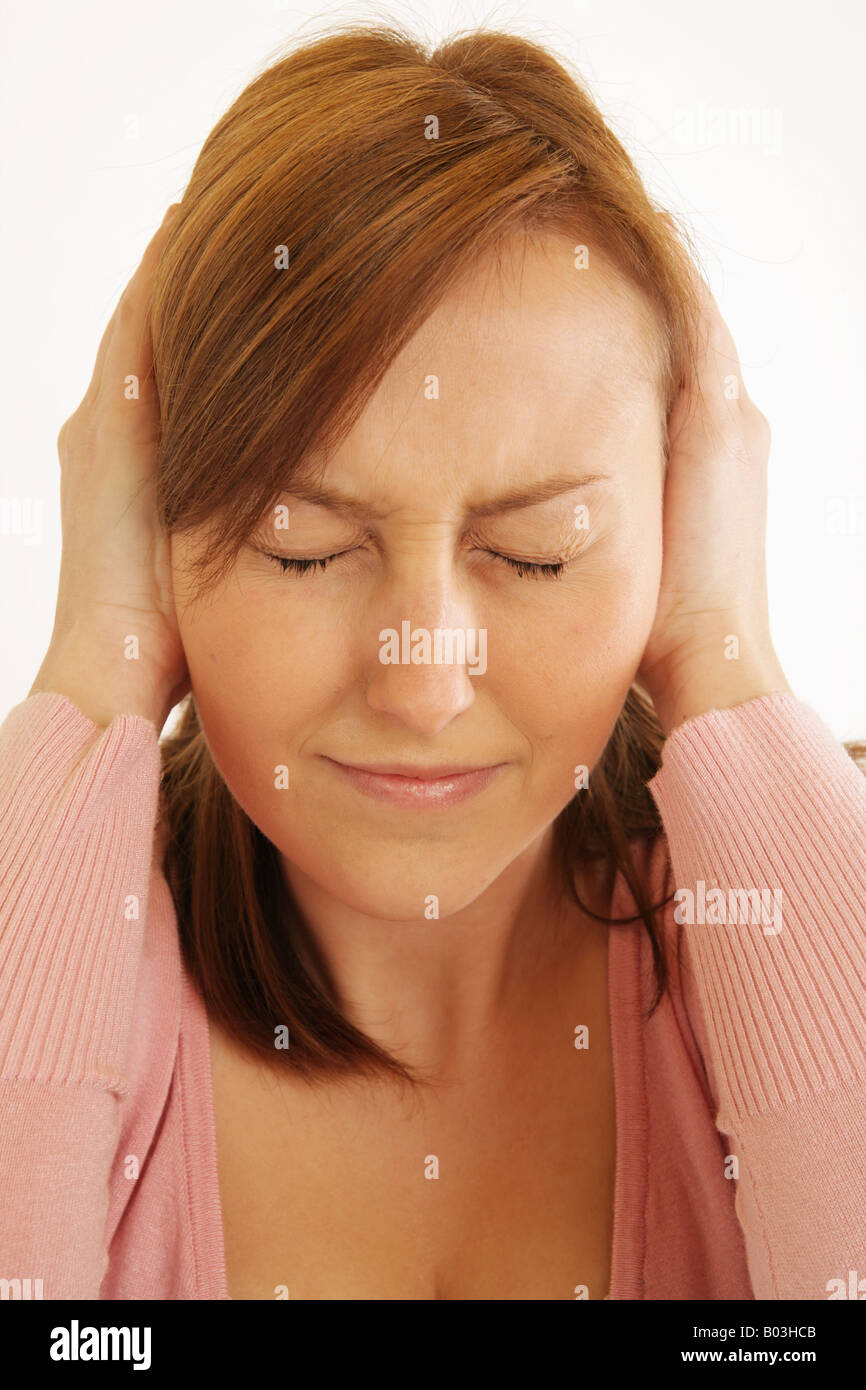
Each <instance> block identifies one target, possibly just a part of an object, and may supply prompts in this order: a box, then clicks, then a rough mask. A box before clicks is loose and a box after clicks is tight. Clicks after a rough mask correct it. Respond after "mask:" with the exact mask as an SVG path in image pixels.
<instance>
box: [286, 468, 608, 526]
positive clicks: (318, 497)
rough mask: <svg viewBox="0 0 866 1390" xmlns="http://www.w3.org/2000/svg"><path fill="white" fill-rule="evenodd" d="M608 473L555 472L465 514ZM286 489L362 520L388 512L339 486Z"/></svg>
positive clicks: (506, 507)
mask: <svg viewBox="0 0 866 1390" xmlns="http://www.w3.org/2000/svg"><path fill="white" fill-rule="evenodd" d="M610 477H611V474H610V473H584V474H582V475H580V476H577V475H575V474H571V473H568V474H566V473H556V474H553V475H552V476H551V477H550V478H542V479H541V480H540V481H539V482H537V483H530V484H529V485H528V486H526V487H515V488H509V490H508V491H507V492H503V493H501V494H500V496H499V497H493V498H491V499H490V500H489V501H487V502H477V503H474V504H473V505H472V506H470V507H468V508H467V516H468V517H470V518H473V519H474V518H476V517H481V516H498V515H499V514H500V513H501V512H515V511H520V510H521V509H522V508H523V507H533V506H537V505H538V503H539V502H549V501H550V500H551V498H553V497H560V496H561V495H562V494H563V493H565V492H576V491H577V489H578V488H582V487H589V486H591V485H592V484H593V483H600V482H604V481H606V480H609V479H610ZM285 491H286V495H287V496H288V497H294V498H296V499H297V500H298V501H300V502H311V503H313V505H314V506H319V507H327V508H328V510H329V511H334V512H342V513H344V514H345V515H347V516H354V517H358V518H359V519H361V520H370V519H374V520H377V521H382V520H384V518H385V517H386V516H387V512H382V511H378V510H377V509H376V508H375V507H371V506H369V504H368V503H366V502H359V501H358V499H357V498H355V497H351V496H350V495H349V494H348V493H346V492H341V491H340V490H339V489H338V488H333V489H329V488H323V487H319V486H317V485H316V484H315V483H308V482H302V481H297V482H295V481H292V482H291V483H290V484H289V485H288V486H287V487H286V490H285Z"/></svg>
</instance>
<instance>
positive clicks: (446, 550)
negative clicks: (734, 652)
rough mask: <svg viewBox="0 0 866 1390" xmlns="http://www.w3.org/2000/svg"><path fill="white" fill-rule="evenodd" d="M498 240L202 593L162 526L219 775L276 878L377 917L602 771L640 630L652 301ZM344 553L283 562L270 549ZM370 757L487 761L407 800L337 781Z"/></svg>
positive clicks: (527, 825) (645, 594)
mask: <svg viewBox="0 0 866 1390" xmlns="http://www.w3.org/2000/svg"><path fill="white" fill-rule="evenodd" d="M511 249H512V250H513V251H514V252H515V254H513V255H509V256H507V257H506V258H505V259H504V261H503V263H502V264H501V266H500V267H497V266H496V265H495V263H494V261H493V260H492V259H491V260H490V261H486V262H484V263H482V264H480V265H479V266H477V267H476V268H474V269H473V271H472V272H471V274H468V275H467V276H466V277H465V279H464V281H463V282H462V284H461V285H460V287H459V289H457V290H454V291H453V292H452V293H451V294H450V295H449V297H448V298H447V300H445V301H444V302H443V303H442V304H441V305H440V306H439V307H438V308H437V309H436V311H435V312H434V313H433V314H432V316H431V317H430V318H429V319H428V320H427V321H426V322H425V324H424V325H423V327H422V328H421V329H420V331H419V332H418V333H417V334H416V335H415V337H414V338H413V339H412V340H411V342H410V343H409V344H408V345H407V347H406V348H405V349H404V350H403V351H402V352H401V354H400V356H399V357H398V358H397V359H396V361H395V362H394V364H393V365H392V367H391V368H390V369H389V371H388V373H387V375H386V376H385V377H384V378H383V380H382V382H381V384H380V386H379V387H378V389H377V391H376V393H375V396H374V397H373V398H372V399H371V401H370V403H369V404H368V406H367V408H366V409H365V411H364V413H363V415H362V416H361V417H360V419H359V420H358V422H357V424H356V425H355V426H354V428H353V429H352V431H351V433H350V434H349V435H348V436H347V437H346V439H345V441H344V442H343V444H342V445H341V446H340V447H339V448H338V449H337V450H336V451H335V452H334V453H333V455H331V456H330V457H329V458H328V459H327V460H326V466H325V467H324V471H323V472H318V473H317V475H316V478H315V486H316V487H317V488H319V489H320V491H321V494H322V495H320V496H319V498H318V500H312V498H313V494H312V493H306V492H305V490H304V488H302V486H301V483H300V480H299V479H298V480H297V482H296V483H295V482H293V489H294V488H295V487H296V486H297V492H294V491H293V492H291V493H286V494H285V495H284V496H283V497H282V498H281V499H280V502H281V503H282V504H284V505H283V509H282V510H279V509H277V510H275V512H274V516H273V518H267V519H266V521H265V523H264V525H263V527H262V528H261V531H260V533H259V534H258V535H257V536H256V537H255V538H253V539H252V540H251V543H250V545H249V546H248V548H247V549H245V551H244V552H242V555H241V557H240V559H239V560H238V563H237V564H236V566H235V568H234V570H233V572H232V573H231V574H230V575H229V577H228V578H227V579H226V580H225V581H224V582H222V583H221V585H220V586H219V588H217V589H216V590H214V591H213V592H211V593H208V594H206V595H205V597H203V598H202V599H201V600H200V601H198V602H196V601H194V600H193V595H192V594H191V593H190V592H187V589H186V583H185V578H184V561H185V559H186V558H187V556H188V554H189V553H190V547H191V546H192V545H194V544H195V543H196V537H195V535H192V536H190V535H187V536H183V537H181V536H177V535H176V536H175V537H173V543H172V561H173V570H174V584H175V599H176V603H177V610H178V621H179V625H180V631H181V637H182V640H183V644H184V648H185V651H186V656H187V661H188V665H189V671H190V676H191V680H192V688H193V691H194V695H195V701H196V706H197V709H198V712H199V716H200V720H201V723H202V726H203V729H204V732H205V736H206V738H207V742H208V745H209V747H210V750H211V753H212V755H213V757H214V760H215V762H216V764H217V766H218V767H219V769H220V772H221V773H222V775H223V777H224V778H225V781H226V783H227V784H228V787H229V788H230V790H231V792H232V794H233V795H234V797H235V798H236V800H237V801H238V802H239V803H240V805H241V806H242V807H243V809H244V810H245V811H246V813H247V814H248V815H249V817H250V818H251V820H252V821H254V822H255V824H256V825H257V826H258V827H259V828H260V829H261V830H262V831H263V833H264V834H265V835H266V836H267V837H268V838H269V839H270V840H271V841H272V842H273V843H274V844H275V845H276V846H277V848H278V849H279V850H280V851H281V853H282V855H283V857H284V863H285V869H286V873H287V876H288V879H289V881H290V882H292V881H293V879H294V877H295V876H297V877H298V879H299V881H300V879H304V878H305V879H309V880H311V881H312V883H313V884H314V885H316V887H317V891H318V893H319V894H320V895H322V894H325V895H327V896H328V897H329V898H331V899H336V900H338V901H339V902H340V903H342V904H344V905H345V906H347V907H350V908H352V909H354V910H356V911H358V912H361V913H364V914H366V915H368V916H371V917H373V918H376V919H379V920H383V919H384V920H393V921H420V920H423V919H424V918H425V917H429V916H431V915H434V913H438V915H439V916H440V917H447V916H448V915H450V914H451V913H453V912H456V911H458V910H460V909H461V908H463V907H465V906H467V905H468V904H469V903H471V902H473V901H474V900H475V899H476V898H478V897H479V895H480V894H481V893H482V892H483V890H484V889H485V888H486V887H487V886H488V885H489V884H491V883H492V882H493V881H494V880H495V879H496V878H498V877H499V875H500V874H502V873H503V871H504V870H505V869H506V868H507V867H508V865H510V864H512V863H513V861H515V860H516V859H517V858H518V856H520V855H521V854H522V853H523V852H524V851H527V850H528V849H529V847H530V846H532V845H533V844H535V843H538V842H539V841H540V837H542V836H543V834H544V832H545V830H547V829H548V827H549V826H550V825H551V823H552V821H553V820H554V819H555V817H556V816H557V814H558V813H559V812H560V811H561V810H562V809H563V807H564V806H565V805H566V804H567V803H568V802H569V801H570V800H571V798H572V797H573V796H574V795H575V794H576V792H575V775H576V774H575V769H576V768H580V767H584V768H586V769H588V770H589V771H590V773H591V769H592V768H593V766H594V765H595V763H596V761H597V760H598V758H599V756H600V755H601V753H602V751H603V749H604V746H605V744H606V742H607V740H608V738H609V736H610V734H611V732H612V730H613V727H614V724H615V722H616V720H617V717H618V715H619V713H620V710H621V708H622V705H623V702H624V700H625V698H626V696H627V694H628V690H629V687H630V685H631V682H632V680H633V679H634V676H635V673H636V671H637V668H638V666H639V664H640V661H641V656H642V653H643V650H644V646H645V644H646V641H647V638H648V636H649V632H650V628H651V626H652V622H653V617H654V614H655V607H656V600H657V596H658V588H659V580H660V573H661V514H662V513H661V499H662V460H663V455H662V448H663V436H662V419H661V408H660V403H659V395H658V391H659V387H658V382H657V380H656V378H655V375H654V369H653V367H652V365H651V356H650V353H651V342H652V334H653V331H654V328H653V322H652V319H651V317H650V313H651V311H650V309H649V308H648V307H647V305H646V303H645V301H644V300H643V299H642V298H641V297H640V296H639V295H638V293H637V291H635V290H633V289H631V287H630V286H628V285H627V284H626V283H625V282H624V281H623V280H622V279H621V278H620V277H619V276H618V275H617V274H616V273H615V272H613V271H612V270H611V269H610V268H609V267H608V265H607V264H606V263H605V262H604V261H602V260H601V259H600V258H599V257H598V256H597V255H594V256H593V258H592V264H591V266H590V267H589V268H586V269H577V268H575V266H574V260H573V243H572V241H571V240H570V239H567V238H562V237H560V236H559V235H556V234H553V235H549V236H547V237H545V238H544V239H543V241H542V242H540V243H539V244H536V245H533V244H532V243H524V242H523V241H522V240H521V241H519V242H515V243H513V244H512V247H511ZM588 475H594V476H595V479H596V480H595V481H588V480H587V478H588ZM581 479H584V481H581ZM311 486H312V484H311ZM338 553H339V558H337V559H334V560H332V561H331V563H330V564H328V565H327V566H325V567H323V566H321V565H314V566H310V567H309V569H308V570H307V572H303V573H302V572H300V568H299V567H298V566H296V565H289V566H283V565H281V564H280V563H279V562H278V561H275V560H273V559H270V558H268V554H271V555H278V556H283V557H291V558H292V559H293V560H296V561H302V562H303V561H308V560H310V559H311V558H312V557H328V556H332V555H335V554H338ZM498 557H508V559H510V560H512V561H515V562H517V561H523V562H524V565H525V566H527V567H528V566H531V565H533V564H541V565H546V566H554V565H558V564H562V566H563V568H562V571H561V573H560V574H559V575H558V576H556V575H555V574H553V573H552V572H545V571H540V572H537V571H533V570H532V569H531V568H525V569H520V568H518V567H517V566H516V565H512V564H509V563H507V561H506V559H504V558H498ZM389 630H390V632H391V633H393V634H394V636H393V637H392V638H391V640H390V643H389V640H388V634H389ZM437 630H438V633H439V639H438V640H439V644H440V645H439V646H438V648H437ZM463 643H465V652H464V650H463V649H462V644H463ZM450 644H451V645H450ZM413 651H414V659H413ZM383 657H390V658H391V659H390V660H383V659H382V658H383ZM437 657H438V660H437V659H436V658H437ZM383 764H384V765H398V766H402V768H403V770H404V772H406V771H408V770H410V769H415V770H416V771H418V772H420V773H424V774H426V775H427V776H428V777H429V774H430V773H432V772H435V771H436V770H439V771H444V772H446V773H448V772H453V771H454V769H457V768H473V769H480V768H493V769H495V770H494V771H493V772H492V773H490V775H489V776H488V777H487V778H486V780H485V779H483V778H481V779H476V781H477V782H480V783H481V784H480V785H476V786H473V785H472V784H471V781H469V780H467V779H466V778H462V779H461V778H459V777H458V778H453V777H452V778H451V779H450V782H449V781H446V782H445V783H444V784H443V783H438V784H437V785H435V786H434V785H433V784H432V783H431V782H429V781H428V783H427V787H426V789H425V788H424V787H423V786H419V785H418V783H417V782H416V783H415V784H414V785H412V784H411V783H408V782H405V781H400V780H399V778H396V777H392V778H391V779H387V778H385V777H384V776H379V777H378V778H377V777H373V778H371V779H369V780H367V781H365V779H364V778H363V777H361V776H360V775H357V774H356V775H353V774H352V773H351V772H350V771H347V770H346V765H351V766H353V767H356V768H357V767H359V766H361V767H368V768H369V767H371V766H376V765H378V766H381V765H383ZM283 768H284V769H286V773H281V771H280V769H283ZM286 783H287V785H286ZM449 787H450V791H449V790H448V788H449ZM434 895H435V899H436V908H435V909H434V908H433V907H432V906H431V904H432V897H433V896H434Z"/></svg>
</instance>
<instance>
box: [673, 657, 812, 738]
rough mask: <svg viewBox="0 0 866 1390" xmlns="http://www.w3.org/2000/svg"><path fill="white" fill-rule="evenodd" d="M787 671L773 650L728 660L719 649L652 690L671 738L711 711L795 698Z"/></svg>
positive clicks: (682, 669)
mask: <svg viewBox="0 0 866 1390" xmlns="http://www.w3.org/2000/svg"><path fill="white" fill-rule="evenodd" d="M793 693H794V692H793V691H792V690H791V687H790V685H789V684H788V681H787V678H786V676H785V672H784V671H783V669H782V666H781V664H780V662H779V660H778V657H777V656H776V654H775V652H774V651H772V649H770V650H761V651H760V652H747V653H745V654H744V655H742V656H740V657H738V658H730V659H728V658H726V657H725V655H724V653H723V652H722V654H721V655H720V654H719V649H718V648H717V649H715V650H714V651H712V652H709V653H708V652H706V651H705V652H704V653H703V655H702V656H701V658H700V659H699V660H694V661H691V662H684V663H682V664H680V665H679V666H678V667H677V668H676V670H675V671H674V672H672V673H671V675H670V676H669V677H668V679H667V680H666V681H665V683H664V685H663V686H662V687H661V688H658V689H655V690H654V689H650V688H648V694H649V695H650V697H651V699H652V702H653V706H654V708H655V711H656V715H657V717H658V720H659V723H660V724H661V726H662V729H663V730H664V734H665V737H666V738H668V737H670V735H671V734H672V733H673V731H674V729H676V728H678V727H679V726H680V725H681V724H685V723H686V722H687V721H688V720H690V719H698V718H700V716H701V715H702V714H709V713H710V711H711V710H725V709H733V708H735V707H736V706H737V705H744V704H746V703H747V702H748V701H749V700H757V699H760V698H761V697H762V696H764V695H779V694H788V695H792V694H793Z"/></svg>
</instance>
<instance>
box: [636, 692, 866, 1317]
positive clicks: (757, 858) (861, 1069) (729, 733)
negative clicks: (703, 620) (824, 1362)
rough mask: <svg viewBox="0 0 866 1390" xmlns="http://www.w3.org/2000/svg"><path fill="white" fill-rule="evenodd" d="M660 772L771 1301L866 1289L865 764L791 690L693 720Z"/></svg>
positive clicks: (716, 1062)
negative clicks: (857, 763) (858, 760)
mask: <svg viewBox="0 0 866 1390" xmlns="http://www.w3.org/2000/svg"><path fill="white" fill-rule="evenodd" d="M648 786H649V788H650V791H651V792H652V794H653V797H654V799H655V802H656V805H657V806H658V809H659V812H660V814H661V817H662V821H663V825H664V830H665V835H666V839H667V843H668V850H669V853H670V858H671V863H672V866H673V880H674V887H675V888H676V889H677V890H688V891H687V892H685V893H683V892H678V893H677V896H676V899H675V904H674V906H673V907H672V909H671V910H672V911H674V913H675V920H676V921H677V922H679V923H681V924H682V925H681V928H680V930H681V934H682V941H683V944H684V954H685V956H686V959H687V962H688V964H689V967H690V974H691V977H692V988H693V991H694V1007H695V1008H696V1009H698V1010H699V1012H700V1018H699V1021H698V1027H697V1029H696V1033H697V1035H698V1036H700V1037H702V1038H703V1040H704V1047H705V1050H706V1055H705V1058H704V1060H705V1064H706V1066H707V1070H708V1075H709V1077H710V1079H711V1083H712V1086H713V1093H714V1095H715V1096H716V1097H717V1099H718V1113H717V1115H716V1117H715V1121H716V1125H717V1127H718V1129H719V1130H720V1131H721V1132H722V1133H723V1134H724V1135H725V1136H727V1138H728V1141H729V1142H728V1151H729V1153H730V1154H731V1155H734V1156H735V1157H736V1159H737V1164H738V1169H739V1171H738V1174H735V1175H734V1176H735V1177H736V1180H737V1189H736V1203H735V1205H736V1211H737V1216H738V1219H739V1221H740V1223H741V1225H742V1228H743V1232H744V1236H745V1242H746V1250H747V1258H748V1264H749V1274H750V1278H751V1281H752V1287H753V1291H754V1295H755V1298H757V1299H761V1298H769V1299H783V1298H794V1299H826V1298H830V1297H850V1296H852V1294H851V1290H852V1289H854V1288H856V1287H857V1286H858V1285H859V1290H860V1292H859V1297H861V1298H862V1297H864V1296H866V776H864V774H863V772H862V771H861V770H860V769H859V768H858V767H857V765H856V763H855V762H854V761H853V760H852V759H851V758H850V757H849V755H848V753H847V752H846V750H845V749H844V748H843V746H842V744H841V743H840V742H839V741H838V740H837V739H836V738H835V736H834V735H833V734H832V732H831V731H830V730H829V729H828V728H827V726H826V724H824V722H823V721H822V720H821V719H820V717H819V716H818V715H817V714H816V713H815V711H814V710H812V709H811V708H810V707H809V706H807V705H805V704H803V703H802V702H801V701H799V700H797V699H796V698H795V697H794V696H792V695H789V694H779V695H769V696H764V697H762V698H760V699H756V700H750V701H749V702H748V703H746V704H744V705H739V706H737V707H735V708H733V709H728V710H714V711H712V712H710V713H708V714H704V715H701V716H700V717H699V718H696V719H693V720H689V721H688V722H686V723H685V724H682V725H680V726H679V727H678V728H676V729H675V730H674V731H673V733H672V734H671V735H670V737H669V738H668V740H667V742H666V743H665V746H664V749H663V753H662V766H661V768H660V769H659V771H658V772H657V773H656V775H655V777H653V778H652V780H651V781H650V782H649V783H648ZM714 889H715V890H721V891H716V892H713V891H712V890H714ZM749 890H757V892H752V895H751V897H750V898H749V899H748V900H747V898H746V894H747V893H748V892H749ZM761 890H763V892H762V891H761ZM689 894H690V895H691V896H689ZM731 1168H732V1169H733V1165H731ZM852 1272H853V1277H852ZM860 1280H862V1281H863V1282H862V1283H859V1281H860ZM853 1296H854V1297H857V1296H858V1294H857V1293H856V1292H855V1293H854V1294H853Z"/></svg>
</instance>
